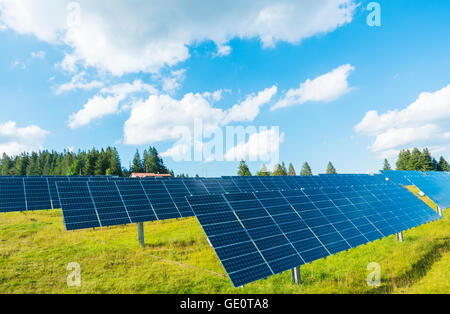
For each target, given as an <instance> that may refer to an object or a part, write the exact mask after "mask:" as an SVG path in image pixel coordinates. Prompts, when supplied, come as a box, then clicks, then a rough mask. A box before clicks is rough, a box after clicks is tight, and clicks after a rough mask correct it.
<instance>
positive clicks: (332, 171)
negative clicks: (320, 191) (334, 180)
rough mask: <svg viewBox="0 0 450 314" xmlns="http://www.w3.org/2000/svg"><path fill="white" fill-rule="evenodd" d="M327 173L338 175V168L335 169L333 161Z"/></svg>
mask: <svg viewBox="0 0 450 314" xmlns="http://www.w3.org/2000/svg"><path fill="white" fill-rule="evenodd" d="M327 173H328V174H336V168H334V166H333V164H332V163H331V161H330V162H329V163H328V166H327Z"/></svg>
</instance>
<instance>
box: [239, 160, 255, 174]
mask: <svg viewBox="0 0 450 314" xmlns="http://www.w3.org/2000/svg"><path fill="white" fill-rule="evenodd" d="M251 175H252V174H251V172H250V169H249V168H248V166H247V163H246V162H245V161H244V160H241V162H240V163H239V170H238V176H240V177H250V176H251Z"/></svg>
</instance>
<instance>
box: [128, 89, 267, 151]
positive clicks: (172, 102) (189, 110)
mask: <svg viewBox="0 0 450 314" xmlns="http://www.w3.org/2000/svg"><path fill="white" fill-rule="evenodd" d="M275 93H276V87H275V86H274V87H271V88H268V89H265V90H263V91H261V92H259V93H258V94H257V95H250V96H248V97H247V98H246V99H245V100H244V101H243V102H241V103H239V104H236V105H234V106H233V107H232V108H230V109H227V110H223V109H220V108H216V107H214V106H213V105H212V104H211V102H210V97H212V95H213V94H198V93H195V94H194V93H188V94H186V95H184V97H183V98H182V99H180V100H177V99H174V98H172V97H171V96H169V95H152V96H150V97H149V98H148V99H147V100H145V101H139V102H137V103H135V104H134V105H133V108H132V110H131V115H130V118H129V119H128V120H127V121H126V123H125V126H124V136H125V144H130V145H137V144H148V143H154V142H159V141H169V140H177V139H179V138H180V137H182V136H183V133H184V132H185V130H192V129H193V127H194V123H195V122H196V121H201V122H202V124H203V128H204V130H205V131H206V132H211V131H213V130H215V129H216V128H217V127H219V126H223V125H226V124H228V123H231V122H243V121H253V120H254V118H255V117H256V116H257V115H258V113H259V109H260V107H261V106H263V105H264V104H266V103H268V102H270V100H271V98H272V97H273V95H275ZM214 97H219V96H218V95H216V96H214ZM191 134H192V133H191Z"/></svg>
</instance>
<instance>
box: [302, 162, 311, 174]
mask: <svg viewBox="0 0 450 314" xmlns="http://www.w3.org/2000/svg"><path fill="white" fill-rule="evenodd" d="M300 175H302V176H312V175H313V174H312V170H311V167H310V166H309V164H308V162H305V163H304V164H303V168H302V171H301V173H300Z"/></svg>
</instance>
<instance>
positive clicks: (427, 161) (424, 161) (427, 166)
mask: <svg viewBox="0 0 450 314" xmlns="http://www.w3.org/2000/svg"><path fill="white" fill-rule="evenodd" d="M419 167H420V169H417V170H421V171H431V170H433V159H432V157H431V154H430V151H429V150H428V148H424V149H423V152H422V154H421V155H420V158H419Z"/></svg>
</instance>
